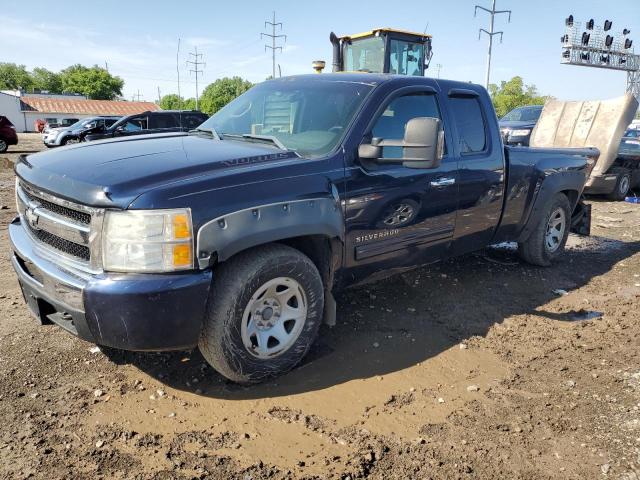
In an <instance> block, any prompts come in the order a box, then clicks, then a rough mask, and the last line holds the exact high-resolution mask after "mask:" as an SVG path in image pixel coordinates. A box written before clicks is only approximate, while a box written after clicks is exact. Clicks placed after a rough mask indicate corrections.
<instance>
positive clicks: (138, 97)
mask: <svg viewBox="0 0 640 480" xmlns="http://www.w3.org/2000/svg"><path fill="white" fill-rule="evenodd" d="M140 97H142V94H141V93H140V89H138V93H134V94H133V95H131V98H133V101H134V102H139V101H140Z"/></svg>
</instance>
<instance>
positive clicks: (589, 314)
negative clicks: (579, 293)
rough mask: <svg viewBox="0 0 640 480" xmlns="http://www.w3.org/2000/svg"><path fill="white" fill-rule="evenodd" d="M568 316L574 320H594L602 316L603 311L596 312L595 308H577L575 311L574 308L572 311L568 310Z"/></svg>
mask: <svg viewBox="0 0 640 480" xmlns="http://www.w3.org/2000/svg"><path fill="white" fill-rule="evenodd" d="M568 315H569V318H570V319H571V320H574V321H576V322H579V321H581V320H594V319H596V318H602V316H603V315H604V313H602V312H598V311H596V310H582V309H580V310H578V311H577V312H576V311H575V310H574V311H572V312H568Z"/></svg>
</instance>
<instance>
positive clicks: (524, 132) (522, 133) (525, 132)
mask: <svg viewBox="0 0 640 480" xmlns="http://www.w3.org/2000/svg"><path fill="white" fill-rule="evenodd" d="M529 133H531V129H529V128H525V129H523V130H511V131H510V132H509V136H510V137H526V136H527V135H529Z"/></svg>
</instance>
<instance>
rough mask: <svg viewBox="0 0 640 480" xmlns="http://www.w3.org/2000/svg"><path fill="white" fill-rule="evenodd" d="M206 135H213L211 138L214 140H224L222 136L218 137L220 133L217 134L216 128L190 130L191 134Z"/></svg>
mask: <svg viewBox="0 0 640 480" xmlns="http://www.w3.org/2000/svg"><path fill="white" fill-rule="evenodd" d="M194 132H195V133H206V134H208V135H211V137H212V138H213V139H214V140H222V138H221V137H220V135H218V132H216V130H215V128H213V127H211V128H200V127H198V128H196V129H194V130H189V133H194Z"/></svg>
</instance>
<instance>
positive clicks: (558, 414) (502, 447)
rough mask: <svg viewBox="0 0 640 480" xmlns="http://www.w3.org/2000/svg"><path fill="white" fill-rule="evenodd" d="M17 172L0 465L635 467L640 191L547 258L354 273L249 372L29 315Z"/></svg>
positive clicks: (574, 472)
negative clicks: (256, 378)
mask: <svg viewBox="0 0 640 480" xmlns="http://www.w3.org/2000/svg"><path fill="white" fill-rule="evenodd" d="M39 148H40V141H39V137H37V136H28V135H23V136H21V144H20V145H19V146H18V147H12V148H11V150H10V152H9V155H5V156H6V157H8V158H15V155H16V153H15V152H17V151H22V152H24V151H31V150H37V149H39ZM13 183H14V180H13V174H12V172H11V171H10V170H7V169H5V170H4V171H2V172H1V173H0V187H1V190H0V204H2V205H3V207H2V210H0V224H1V225H0V226H1V228H0V271H1V272H2V273H1V274H0V275H1V278H2V282H1V286H0V419H1V422H0V478H3V479H4V478H9V479H13V478H17V479H21V478H38V479H54V478H73V479H79V478H91V479H100V478H104V479H124V478H127V479H129V478H136V479H174V478H175V479H189V478H211V479H227V478H234V479H235V478H238V479H247V480H248V479H264V478H274V479H280V478H309V479H311V478H332V479H333V478H342V479H345V478H351V479H355V478H363V477H369V478H375V479H396V478H397V479H400V478H402V479H405V478H411V479H413V478H416V479H457V478H460V479H545V478H567V479H568V478H571V479H600V478H601V479H607V478H610V479H617V480H639V479H640V356H639V347H640V308H639V307H640V206H636V205H632V204H628V203H624V202H622V203H611V202H605V201H602V200H597V199H593V200H592V201H591V202H592V204H593V219H594V222H593V223H594V225H593V236H592V237H590V238H588V239H579V238H577V237H571V238H570V241H569V247H568V252H567V254H566V255H565V257H564V259H563V261H562V262H561V263H558V264H557V265H555V266H553V267H551V268H546V269H544V268H535V267H531V266H528V265H526V264H523V263H521V262H520V261H519V260H518V258H517V257H516V256H515V254H514V253H513V251H512V250H511V249H509V248H508V247H503V248H492V249H487V250H485V251H482V252H479V253H477V254H473V255H468V256H465V257H463V258H460V259H456V260H452V261H448V262H446V263H444V264H440V265H436V266H432V267H430V268H423V269H420V270H417V271H414V272H411V273H408V274H404V275H399V276H395V277H393V278H390V279H388V280H385V281H382V282H379V283H376V284H373V285H370V286H367V287H362V288H358V289H353V290H350V291H348V292H346V293H344V294H343V295H341V297H340V298H339V309H338V325H337V326H336V327H334V328H327V327H323V328H322V330H321V333H320V338H319V341H318V342H317V345H316V346H315V347H314V348H313V350H312V352H311V354H310V355H309V357H308V358H307V360H306V361H305V362H304V364H303V365H301V366H300V367H299V368H297V369H295V370H294V371H293V372H291V373H290V374H288V375H286V376H284V377H282V378H280V379H278V380H276V381H272V382H270V383H267V384H265V385H260V386H255V387H251V388H245V387H238V386H236V385H233V384H229V383H228V382H226V381H225V380H224V379H222V378H221V377H220V376H219V375H217V374H216V372H214V371H213V370H212V369H211V368H209V367H208V366H207V365H206V363H205V362H204V360H203V358H202V356H201V355H200V354H199V353H198V352H197V351H192V352H178V353H170V354H167V353H165V354H151V353H145V354H142V353H126V352H113V351H109V352H95V351H94V350H93V349H92V347H94V346H93V345H91V344H88V343H86V342H83V341H81V340H78V339H77V338H74V337H72V336H70V335H69V334H67V333H65V332H64V331H62V330H61V329H60V328H58V327H55V326H39V325H37V324H36V323H35V320H34V319H33V318H32V317H31V316H30V315H29V314H28V313H27V309H26V307H25V306H24V304H23V301H22V297H21V293H20V290H19V287H18V284H17V282H16V280H15V277H14V274H13V272H12V271H11V266H10V263H9V257H10V249H9V246H8V241H7V232H6V226H7V224H8V223H9V222H10V221H11V219H12V218H13V216H14V214H15V208H14V200H13V195H14V194H13ZM559 289H560V290H559ZM561 290H562V291H561ZM593 312H597V313H593Z"/></svg>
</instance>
